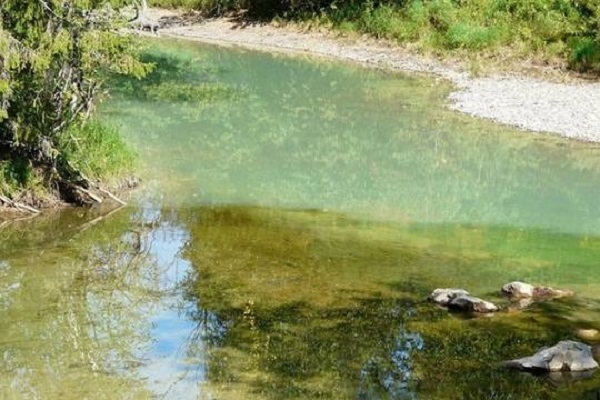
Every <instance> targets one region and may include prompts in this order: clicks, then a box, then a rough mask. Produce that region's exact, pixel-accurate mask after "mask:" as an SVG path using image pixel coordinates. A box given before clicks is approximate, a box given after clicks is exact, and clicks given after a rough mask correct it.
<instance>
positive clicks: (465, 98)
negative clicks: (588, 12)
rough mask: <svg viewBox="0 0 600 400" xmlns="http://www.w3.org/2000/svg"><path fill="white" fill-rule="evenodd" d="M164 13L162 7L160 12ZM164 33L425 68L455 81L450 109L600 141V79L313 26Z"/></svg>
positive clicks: (180, 27) (224, 25) (180, 28)
mask: <svg viewBox="0 0 600 400" xmlns="http://www.w3.org/2000/svg"><path fill="white" fill-rule="evenodd" d="M157 13H158V14H157V15H158V16H162V17H164V16H165V12H164V11H157ZM160 32H161V35H162V36H172V37H178V38H185V39H190V40H196V41H201V42H206V43H215V44H220V45H233V46H240V47H244V48H250V49H257V50H263V51H273V52H288V53H289V52H291V53H306V54H310V55H315V56H322V57H327V58H334V59H339V60H347V61H353V62H357V63H360V64H363V65H368V66H372V67H377V68H386V69H392V70H398V71H409V72H425V73H430V74H433V75H436V76H438V77H440V78H443V79H445V80H449V81H450V82H452V83H453V84H454V85H455V87H456V90H455V91H453V92H452V93H451V94H450V95H449V101H448V106H449V107H450V108H452V109H455V110H458V111H461V112H464V113H467V114H470V115H473V116H476V117H481V118H487V119H491V120H494V121H497V122H500V123H503V124H508V125H512V126H516V127H519V128H522V129H525V130H530V131H535V132H548V133H555V134H559V135H562V136H565V137H569V138H573V139H578V140H584V141H595V142H600V82H599V81H592V82H588V81H580V82H575V83H555V82H549V81H545V80H541V79H534V78H528V77H523V76H500V75H494V76H488V77H484V78H478V77H472V76H470V74H469V73H467V72H464V71H461V69H460V68H459V67H458V66H453V65H443V64H441V63H440V62H438V61H436V60H433V59H428V58H426V57H422V56H415V55H413V54H410V53H408V52H406V51H405V50H403V49H399V48H395V47H391V46H389V45H387V44H385V43H381V42H377V41H373V40H369V39H354V40H350V39H345V38H340V37H335V36H332V35H329V34H327V33H320V32H315V31H309V32H303V31H300V30H298V29H294V28H277V27H274V26H272V25H258V24H243V23H239V22H236V21H232V20H228V19H223V18H221V19H213V20H204V21H201V22H199V23H194V24H190V25H188V24H175V25H174V26H171V27H166V28H163V29H161V31H160Z"/></svg>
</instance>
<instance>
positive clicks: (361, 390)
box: [184, 207, 600, 399]
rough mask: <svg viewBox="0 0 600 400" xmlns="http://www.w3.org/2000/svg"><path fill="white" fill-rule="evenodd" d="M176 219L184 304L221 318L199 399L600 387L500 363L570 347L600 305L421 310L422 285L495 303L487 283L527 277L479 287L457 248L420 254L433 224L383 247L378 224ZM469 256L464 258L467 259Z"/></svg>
mask: <svg viewBox="0 0 600 400" xmlns="http://www.w3.org/2000/svg"><path fill="white" fill-rule="evenodd" d="M184 219H185V220H188V221H192V222H191V223H190V225H189V228H190V234H191V238H190V241H189V244H188V246H187V249H186V251H185V257H186V258H188V259H189V260H191V261H192V263H193V265H194V266H195V268H196V271H197V275H196V276H195V277H194V278H193V279H192V280H190V286H189V288H188V297H189V298H190V299H197V301H198V306H199V307H200V308H201V309H203V310H205V311H206V312H210V313H214V315H216V316H217V317H218V320H219V321H220V322H219V323H218V324H217V325H215V324H212V325H211V324H209V325H207V326H205V329H207V330H205V331H204V332H205V334H208V336H207V337H208V338H212V341H209V342H210V343H212V345H211V347H210V351H209V354H210V355H211V356H210V362H209V364H208V365H209V371H208V373H209V381H208V382H207V383H206V387H207V393H213V394H215V395H218V396H219V397H220V398H234V397H235V396H245V397H253V398H270V399H273V398H275V399H279V398H281V399H284V398H307V399H309V398H311V399H312V398H355V397H356V396H359V397H361V396H362V397H365V398H392V399H400V398H402V399H403V398H427V399H484V398H486V399H492V398H493V399H531V398H536V399H546V398H547V399H561V398H567V397H568V398H583V397H580V396H584V395H585V393H586V392H587V391H588V390H591V389H593V388H594V387H596V386H597V385H598V384H599V383H600V381H599V379H600V377H598V376H595V378H593V379H590V380H587V381H574V380H573V379H572V378H570V377H569V375H568V374H567V375H563V376H541V377H535V376H531V375H528V374H519V373H516V372H514V371H508V370H505V369H503V368H500V367H499V363H500V361H502V360H506V359H510V358H515V357H520V356H524V355H529V354H532V353H533V352H535V351H537V350H538V349H539V348H540V347H542V346H545V345H551V344H554V343H555V342H557V341H559V340H562V339H568V338H573V337H574V333H573V330H574V328H575V327H578V326H590V324H592V325H594V323H593V322H592V321H594V320H595V318H596V317H595V315H597V313H598V311H599V310H600V303H598V302H597V301H590V300H589V299H579V300H569V301H554V302H547V303H541V304H538V305H534V306H532V307H531V308H530V309H528V310H525V311H520V312H506V311H503V312H500V313H498V314H495V315H492V316H489V317H480V318H464V317H463V316H461V315H453V314H448V313H447V311H446V310H443V309H441V308H438V307H436V306H435V305H433V304H431V303H428V302H426V301H425V298H426V296H427V294H428V292H429V291H430V290H431V289H432V288H435V287H438V286H443V285H444V281H446V283H447V282H448V281H449V280H450V279H449V278H448V277H447V276H454V277H455V278H454V280H453V281H452V284H453V285H456V284H457V282H458V281H462V282H463V283H462V284H460V286H462V287H465V288H467V289H469V290H471V291H472V292H473V293H475V294H477V295H481V296H485V297H486V298H491V299H493V300H494V301H497V302H498V303H499V304H501V305H502V306H504V307H506V306H507V305H508V303H506V301H503V300H501V299H500V298H499V297H498V294H497V289H496V290H493V291H492V290H490V287H496V288H498V287H499V286H500V285H501V284H502V283H503V282H504V280H505V277H506V276H507V275H509V274H512V275H516V276H518V275H519V274H522V273H523V268H527V267H526V266H525V265H523V266H519V265H518V264H516V263H515V265H514V267H513V268H512V269H511V270H506V269H500V270H499V269H490V270H489V271H487V272H485V273H484V276H485V278H483V277H482V275H481V271H480V269H481V264H482V262H481V261H482V260H481V259H480V258H479V257H477V256H475V257H473V256H468V255H467V254H469V253H468V252H467V253H465V250H466V249H465V248H463V249H461V251H460V252H459V253H457V252H456V250H455V249H452V248H451V247H450V248H447V250H446V251H445V252H440V251H439V248H438V251H435V252H430V251H429V250H428V249H431V248H433V247H435V243H436V242H437V241H438V240H439V239H436V235H435V231H437V230H438V229H441V230H442V231H443V230H444V229H445V228H444V227H435V226H430V227H429V230H428V231H427V232H425V231H421V230H419V229H411V228H410V227H408V226H405V227H404V228H403V229H402V231H403V232H404V234H400V236H398V237H396V240H393V239H392V238H393V237H394V233H392V232H391V231H387V230H386V229H384V226H382V225H381V224H361V223H360V222H358V221H356V222H353V221H351V220H348V219H345V218H344V217H342V216H339V215H335V214H322V213H317V212H315V213H312V212H291V213H290V212H277V211H269V210H261V209H247V208H231V207H227V208H216V209H203V210H197V211H195V212H193V213H192V214H190V215H187V216H186V217H184ZM361 225H362V228H359V227H360V226H361ZM349 227H352V228H350V229H348V228H349ZM357 228H359V229H357ZM357 232H358V236H356V235H357ZM384 232H387V233H384ZM382 233H383V234H384V236H382ZM400 237H401V238H402V239H401V240H400ZM540 240H545V239H540ZM423 243H429V245H428V246H423ZM437 243H438V244H441V243H440V242H437ZM479 246H480V245H478V244H477V243H473V244H470V245H469V248H470V250H472V252H473V254H476V253H478V252H479V250H480V249H481V248H480V247H479ZM530 261H533V260H530ZM458 271H462V272H461V273H460V276H458V277H457V276H456V275H457V273H458ZM474 277H476V278H474ZM582 310H583V311H582ZM584 314H587V315H585V316H584ZM202 315H203V314H202ZM200 317H201V315H199V318H200ZM213 322H214V321H213ZM594 326H595V325H594ZM211 327H212V329H210V328H211ZM219 327H220V328H219ZM210 332H213V333H215V332H217V333H218V334H216V335H211V334H210ZM561 380H562V381H561ZM553 382H554V383H553ZM557 382H558V383H557ZM555 385H557V386H555Z"/></svg>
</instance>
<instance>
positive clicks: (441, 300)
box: [428, 288, 469, 306]
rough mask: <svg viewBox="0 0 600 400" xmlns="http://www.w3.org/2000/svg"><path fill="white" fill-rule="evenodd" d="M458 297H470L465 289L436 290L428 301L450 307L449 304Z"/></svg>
mask: <svg viewBox="0 0 600 400" xmlns="http://www.w3.org/2000/svg"><path fill="white" fill-rule="evenodd" d="M457 296H469V292H467V291H466V290H464V289H451V288H446V289H435V290H434V291H433V292H431V294H430V295H429V297H428V299H429V300H430V301H433V302H434V303H437V304H440V305H442V306H446V305H448V302H450V300H452V299H453V298H455V297H457Z"/></svg>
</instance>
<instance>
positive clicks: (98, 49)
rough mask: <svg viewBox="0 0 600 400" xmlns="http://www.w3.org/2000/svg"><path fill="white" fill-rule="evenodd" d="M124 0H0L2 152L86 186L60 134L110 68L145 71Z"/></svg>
mask: <svg viewBox="0 0 600 400" xmlns="http://www.w3.org/2000/svg"><path fill="white" fill-rule="evenodd" d="M126 3H127V1H125V0H69V1H65V0H26V1H24V0H2V5H1V6H0V160H1V159H10V158H12V159H17V158H18V159H21V160H22V159H25V160H28V162H29V163H30V164H31V165H33V166H35V167H36V168H38V169H41V170H44V171H46V176H47V181H48V183H49V184H52V185H53V186H56V187H59V188H60V189H64V188H68V187H71V188H72V187H73V185H76V186H77V187H81V188H84V189H87V188H88V187H89V185H90V184H89V181H88V179H87V178H86V177H85V176H83V175H82V174H81V173H80V171H78V169H77V168H75V167H74V166H73V165H72V164H71V163H70V162H69V160H67V159H66V158H65V157H64V156H63V154H61V149H60V138H61V135H64V134H65V133H66V132H69V129H71V128H72V127H73V126H74V125H76V124H79V123H81V122H82V121H84V120H86V119H88V118H89V117H90V115H91V114H92V113H93V110H94V105H95V104H96V102H97V100H98V98H99V95H101V94H102V77H103V76H106V74H108V73H118V74H130V75H134V76H136V77H142V76H144V75H145V74H146V73H147V72H148V71H149V69H150V66H149V65H146V64H143V63H141V62H140V61H139V60H138V51H139V47H138V46H137V45H136V42H135V40H136V39H135V37H134V36H132V35H128V34H126V33H125V28H126V26H127V22H128V21H127V19H126V18H125V17H124V13H123V9H124V7H126V6H127V5H128V4H126Z"/></svg>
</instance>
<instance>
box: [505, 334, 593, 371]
mask: <svg viewBox="0 0 600 400" xmlns="http://www.w3.org/2000/svg"><path fill="white" fill-rule="evenodd" d="M503 364H504V365H505V366H507V367H509V368H515V369H519V370H523V371H573V372H577V371H587V370H591V369H595V368H598V363H597V362H596V360H594V357H593V354H592V348H591V347H590V346H588V345H587V344H585V343H581V342H576V341H573V340H563V341H561V342H558V343H557V344H556V345H555V346H553V347H547V348H543V349H541V350H540V351H539V352H537V353H536V354H534V355H533V356H531V357H524V358H519V359H516V360H510V361H506V362H504V363H503Z"/></svg>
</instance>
